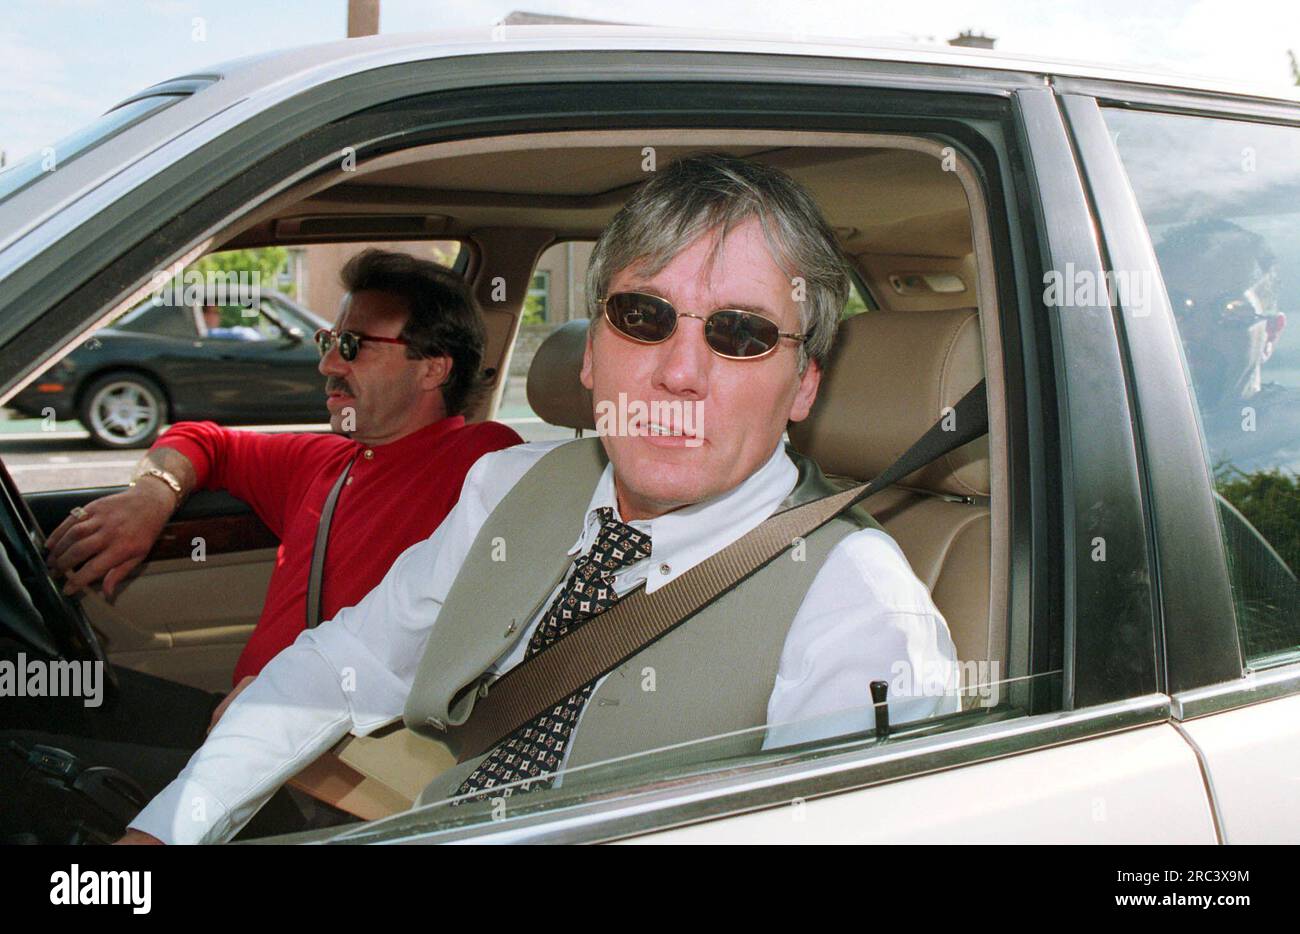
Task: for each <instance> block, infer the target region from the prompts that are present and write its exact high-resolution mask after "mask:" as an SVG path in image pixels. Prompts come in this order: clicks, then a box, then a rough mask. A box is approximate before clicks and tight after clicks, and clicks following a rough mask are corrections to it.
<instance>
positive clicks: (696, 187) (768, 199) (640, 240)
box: [587, 152, 849, 373]
mask: <svg viewBox="0 0 1300 934" xmlns="http://www.w3.org/2000/svg"><path fill="white" fill-rule="evenodd" d="M751 218H757V219H758V221H759V223H760V224H761V225H762V228H763V235H764V237H765V238H766V239H767V244H768V248H769V249H770V250H771V251H772V255H773V258H774V259H775V260H776V262H777V264H778V265H779V266H780V267H781V268H782V270H783V271H784V272H786V273H787V274H788V275H789V276H790V277H791V280H792V283H791V288H792V290H793V289H794V287H795V284H794V282H793V280H794V278H795V277H796V276H797V277H801V278H802V279H803V293H804V294H803V299H804V300H803V301H801V302H799V323H800V327H799V330H800V331H802V332H803V333H805V334H809V335H810V336H809V338H808V340H807V341H806V342H805V343H802V344H800V346H799V372H800V373H803V371H804V370H805V369H806V368H807V366H808V360H809V358H811V359H813V360H816V361H817V363H818V365H819V366H822V367H825V365H826V360H827V358H828V356H829V355H830V350H831V345H832V344H833V343H834V341H835V331H836V328H837V327H838V326H839V321H840V313H841V312H842V311H843V309H844V304H845V302H847V301H848V297H849V275H848V266H847V264H846V263H845V260H844V254H843V253H842V252H841V251H840V248H839V244H838V243H837V242H836V239H835V232H834V231H833V230H832V229H831V226H830V224H828V223H827V222H826V218H825V217H823V216H822V213H821V210H820V209H819V208H818V207H817V203H816V202H815V201H813V199H812V196H811V195H809V194H808V192H807V191H806V190H804V188H803V187H802V186H801V185H800V184H799V183H798V182H796V181H795V180H794V179H792V178H790V176H788V175H786V174H785V173H784V172H782V171H780V170H779V169H775V168H772V167H771V166H766V165H762V164H760V163H757V162H749V161H747V160H745V159H740V158H737V157H735V156H729V155H726V154H724V153H716V152H710V153H701V154H699V155H694V156H689V157H687V158H684V159H680V160H678V161H676V162H674V163H673V164H671V165H669V166H667V167H666V168H665V169H664V170H663V171H661V172H659V173H657V174H656V175H655V176H654V177H653V178H651V179H650V181H648V182H646V183H645V184H644V185H642V186H641V188H640V189H639V190H638V191H637V192H636V194H634V195H633V196H632V197H631V198H630V199H629V200H628V202H627V203H626V204H625V205H623V207H622V209H621V210H620V211H619V212H618V213H617V214H616V215H615V216H614V219H613V220H612V221H610V223H609V226H608V227H606V228H605V231H604V233H602V234H601V236H600V239H599V240H598V241H597V242H596V247H595V249H594V250H593V251H592V254H591V262H590V264H589V265H588V267H587V296H588V301H589V305H590V311H589V314H590V315H591V317H592V318H593V319H595V318H597V317H599V316H600V315H602V314H603V311H602V309H601V307H600V302H599V299H601V298H604V297H605V292H606V289H607V288H608V287H609V283H610V280H611V279H613V277H614V275H615V274H616V273H618V272H621V271H622V270H624V269H627V268H628V267H629V266H632V265H634V264H636V265H638V266H639V267H640V271H642V272H644V273H645V274H646V275H650V276H653V275H655V274H656V273H658V272H659V271H660V270H661V269H663V268H664V267H665V266H667V265H668V264H669V263H670V262H672V260H673V258H674V257H675V256H677V254H678V253H680V252H681V251H682V250H683V249H685V248H686V247H687V246H689V245H690V244H691V243H693V242H695V241H696V240H697V239H699V237H700V236H702V235H703V234H705V233H708V232H709V231H711V230H714V229H717V228H721V232H720V236H719V237H718V239H717V241H716V242H715V243H714V245H713V254H711V255H710V258H709V259H710V261H712V260H713V258H714V256H715V255H716V253H717V250H718V248H719V247H720V246H721V244H722V242H723V241H724V240H725V239H726V237H727V235H728V234H729V233H730V232H731V231H732V230H733V229H734V228H736V227H737V226H739V225H740V224H742V223H744V222H745V221H748V220H750V219H751Z"/></svg>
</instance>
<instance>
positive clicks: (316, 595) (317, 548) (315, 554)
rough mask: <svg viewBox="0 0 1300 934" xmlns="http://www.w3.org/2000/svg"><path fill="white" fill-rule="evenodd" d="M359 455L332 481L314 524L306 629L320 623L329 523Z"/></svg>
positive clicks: (358, 452) (308, 576)
mask: <svg viewBox="0 0 1300 934" xmlns="http://www.w3.org/2000/svg"><path fill="white" fill-rule="evenodd" d="M360 453H361V452H360V451H359V450H358V451H357V453H356V454H353V455H352V459H351V460H349V461H348V462H347V463H346V464H345V465H344V466H343V472H342V473H341V474H339V478H338V479H337V480H335V481H334V486H333V487H331V488H330V492H329V495H328V496H326V497H325V505H324V506H322V507H321V511H320V522H318V523H317V524H316V541H315V542H314V543H313V544H312V546H311V570H310V571H308V572H307V628H308V629H314V628H316V626H318V625H320V622H321V618H320V592H321V577H322V576H323V575H324V573H325V551H326V549H328V548H329V537H330V522H331V521H332V520H333V518H334V507H335V506H337V505H338V502H339V493H341V492H343V484H345V483H347V480H348V474H350V473H351V472H352V465H353V464H355V463H356V462H357V455H359V454H360Z"/></svg>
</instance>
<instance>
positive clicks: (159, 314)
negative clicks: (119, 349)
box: [112, 299, 198, 339]
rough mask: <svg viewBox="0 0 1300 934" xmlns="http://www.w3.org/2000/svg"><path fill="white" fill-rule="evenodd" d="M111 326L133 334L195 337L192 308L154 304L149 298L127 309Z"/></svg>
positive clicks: (195, 329)
mask: <svg viewBox="0 0 1300 934" xmlns="http://www.w3.org/2000/svg"><path fill="white" fill-rule="evenodd" d="M112 327H114V328H116V329H117V330H119V331H129V332H131V333H133V334H156V335H158V336H159V337H178V338H182V339H186V338H190V339H192V338H195V337H197V336H198V329H197V328H196V327H195V324H194V310H193V309H192V308H189V307H188V306H185V305H155V304H154V302H153V300H152V299H149V300H147V301H145V302H143V303H141V304H140V305H138V306H136V307H135V308H133V309H131V310H130V311H128V312H127V313H126V314H124V315H123V316H122V317H121V318H119V319H118V320H117V321H116V322H114V323H113V325H112Z"/></svg>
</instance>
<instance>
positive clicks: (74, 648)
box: [0, 460, 117, 691]
mask: <svg viewBox="0 0 1300 934" xmlns="http://www.w3.org/2000/svg"><path fill="white" fill-rule="evenodd" d="M0 492H2V493H3V495H2V496H0V541H3V546H4V551H5V552H7V557H8V561H5V557H6V555H5V554H0V564H9V565H11V568H3V567H0V577H4V578H5V580H4V581H3V583H5V584H8V585H9V586H10V587H19V588H20V589H22V590H25V591H26V594H25V596H26V597H27V598H28V599H29V600H30V605H28V606H26V607H25V609H26V610H27V613H26V614H25V615H24V614H23V612H22V611H23V609H24V607H23V606H21V605H20V606H18V608H17V609H16V610H15V611H14V614H13V615H11V614H10V613H6V614H5V616H6V617H8V619H7V620H6V622H8V623H9V627H8V628H10V629H12V630H13V631H14V635H15V636H17V637H19V638H20V639H22V640H23V641H26V642H30V643H32V645H33V647H35V648H37V649H40V650H42V651H45V652H50V651H51V650H53V651H54V653H55V654H57V655H58V657H59V658H61V659H68V660H76V661H91V662H102V663H103V670H104V680H105V683H106V684H107V685H108V689H109V690H110V691H114V690H116V689H117V678H116V677H115V675H114V673H113V668H112V666H111V665H109V664H108V657H107V655H106V654H105V653H104V647H103V645H102V644H101V643H100V641H99V637H98V636H97V635H96V634H95V630H94V629H93V628H92V627H91V625H90V620H88V619H87V618H86V614H85V611H84V610H82V608H81V604H80V603H79V602H78V601H76V600H73V599H71V598H69V597H65V596H64V595H63V591H62V590H60V589H59V587H58V585H57V584H56V583H55V582H54V578H53V577H51V576H50V573H49V571H48V570H47V569H46V567H45V554H44V552H45V533H44V532H43V531H41V527H40V525H39V524H38V523H37V521H36V516H35V515H34V514H33V513H32V511H31V508H30V507H29V506H28V505H27V501H26V500H24V499H23V498H22V496H21V495H20V494H19V492H18V487H17V486H16V485H15V484H14V481H13V477H11V476H10V475H9V470H8V469H7V468H6V467H5V465H4V461H3V460H0ZM6 571H11V573H5V572H6ZM15 574H16V576H17V578H18V579H17V580H13V576H14V575H15ZM9 596H10V598H11V599H7V600H6V603H9V604H10V605H11V606H12V605H14V604H15V603H18V602H19V600H21V596H22V595H18V594H15V595H9ZM14 597H17V598H19V599H18V600H14V599H12V598H14ZM32 609H35V611H36V614H35V617H34V618H33V615H32V613H31V610H32Z"/></svg>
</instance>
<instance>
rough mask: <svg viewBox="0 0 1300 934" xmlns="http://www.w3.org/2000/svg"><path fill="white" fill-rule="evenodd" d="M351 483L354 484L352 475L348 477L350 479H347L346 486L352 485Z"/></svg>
mask: <svg viewBox="0 0 1300 934" xmlns="http://www.w3.org/2000/svg"><path fill="white" fill-rule="evenodd" d="M351 485H352V478H351V477H348V480H347V483H346V486H351Z"/></svg>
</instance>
